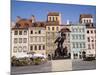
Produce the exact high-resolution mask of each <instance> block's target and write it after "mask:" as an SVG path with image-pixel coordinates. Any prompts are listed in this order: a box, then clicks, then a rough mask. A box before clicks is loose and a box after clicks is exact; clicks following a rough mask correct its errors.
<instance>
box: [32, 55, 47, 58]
mask: <svg viewBox="0 0 100 75" xmlns="http://www.w3.org/2000/svg"><path fill="white" fill-rule="evenodd" d="M32 57H33V58H35V57H41V58H46V55H42V54H34V55H33V56H32Z"/></svg>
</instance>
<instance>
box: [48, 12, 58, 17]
mask: <svg viewBox="0 0 100 75" xmlns="http://www.w3.org/2000/svg"><path fill="white" fill-rule="evenodd" d="M48 16H59V13H58V12H49V13H48Z"/></svg>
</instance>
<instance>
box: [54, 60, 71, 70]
mask: <svg viewBox="0 0 100 75" xmlns="http://www.w3.org/2000/svg"><path fill="white" fill-rule="evenodd" d="M69 70H72V61H71V60H70V59H64V60H53V61H52V71H69Z"/></svg>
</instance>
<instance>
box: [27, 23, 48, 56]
mask: <svg viewBox="0 0 100 75" xmlns="http://www.w3.org/2000/svg"><path fill="white" fill-rule="evenodd" d="M29 53H33V54H35V53H36V54H42V55H45V56H46V30H45V25H44V23H42V22H34V23H33V25H32V26H31V27H29Z"/></svg>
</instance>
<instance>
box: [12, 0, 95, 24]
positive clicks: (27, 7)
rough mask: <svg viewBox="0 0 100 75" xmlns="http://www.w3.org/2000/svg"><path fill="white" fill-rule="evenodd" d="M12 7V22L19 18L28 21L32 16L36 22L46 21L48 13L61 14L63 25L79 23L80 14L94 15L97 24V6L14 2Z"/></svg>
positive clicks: (13, 0)
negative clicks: (69, 22)
mask: <svg viewBox="0 0 100 75" xmlns="http://www.w3.org/2000/svg"><path fill="white" fill-rule="evenodd" d="M11 5H12V6H11V18H12V21H15V20H16V17H17V16H20V17H22V18H27V19H28V18H30V17H31V15H34V16H35V18H36V21H46V19H47V14H48V12H59V13H61V19H62V24H66V23H67V20H69V21H71V22H72V23H78V22H79V16H80V14H92V15H93V18H94V23H95V22H96V6H90V5H73V4H57V3H44V2H42V3H41V2H27V1H15V0H12V4H11Z"/></svg>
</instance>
